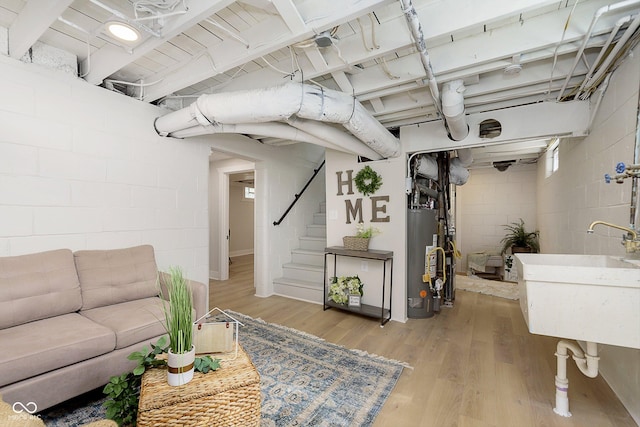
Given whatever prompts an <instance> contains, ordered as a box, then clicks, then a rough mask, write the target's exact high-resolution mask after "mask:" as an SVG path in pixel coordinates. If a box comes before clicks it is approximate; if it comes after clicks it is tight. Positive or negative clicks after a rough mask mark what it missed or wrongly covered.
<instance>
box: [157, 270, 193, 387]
mask: <svg viewBox="0 0 640 427" xmlns="http://www.w3.org/2000/svg"><path fill="white" fill-rule="evenodd" d="M166 286H167V295H166V297H167V299H168V302H165V303H164V314H165V328H166V330H167V334H168V335H169V351H168V354H169V356H168V359H167V381H168V383H169V385H171V386H179V385H183V384H186V383H188V382H189V381H191V380H192V379H193V370H194V362H195V355H196V349H195V346H194V345H193V296H192V294H191V290H190V289H189V286H188V284H187V280H186V279H185V277H184V275H183V274H182V269H180V268H179V267H172V268H170V269H169V280H168V282H167V284H166ZM167 305H168V307H167Z"/></svg>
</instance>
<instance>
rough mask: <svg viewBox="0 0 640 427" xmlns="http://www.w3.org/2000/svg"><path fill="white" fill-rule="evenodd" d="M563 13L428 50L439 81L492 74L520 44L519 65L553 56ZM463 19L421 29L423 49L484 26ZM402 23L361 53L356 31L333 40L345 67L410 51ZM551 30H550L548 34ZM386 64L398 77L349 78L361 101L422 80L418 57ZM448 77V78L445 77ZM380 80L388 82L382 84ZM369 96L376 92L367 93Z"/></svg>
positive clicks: (337, 64)
mask: <svg viewBox="0 0 640 427" xmlns="http://www.w3.org/2000/svg"><path fill="white" fill-rule="evenodd" d="M496 1H497V0H496ZM448 3H449V2H448ZM497 3H499V1H497ZM503 3H504V2H503ZM530 3H536V2H530ZM601 3H604V0H598V1H597V2H596V6H599V5H600V4H601ZM432 6H433V5H427V6H423V7H422V8H420V9H419V12H420V14H421V15H424V16H433V14H434V13H436V12H438V11H441V10H442V9H440V7H441V5H437V6H433V7H432ZM488 6H489V5H488ZM500 6H502V9H501V10H504V4H500ZM445 9H446V10H447V11H448V12H449V13H451V11H450V9H455V8H453V7H451V6H450V5H449V4H448V7H447V8H445ZM591 9H594V5H592V4H591V3H590V9H589V13H588V14H587V18H588V19H590V16H591ZM510 11H512V8H510V9H509V10H508V11H504V14H506V13H508V12H510ZM492 13H493V12H492ZM567 13H568V12H567V10H566V9H563V10H560V11H558V12H555V13H551V14H550V16H549V15H542V16H539V17H535V18H531V19H528V20H527V21H526V23H525V25H526V26H527V27H526V29H523V25H522V24H520V23H519V22H518V23H516V24H514V25H508V26H506V27H499V28H496V29H494V30H492V31H491V32H487V33H484V34H480V35H476V36H475V37H468V38H460V39H457V40H458V41H455V42H453V43H451V42H449V43H446V44H444V45H438V46H434V47H432V48H428V51H429V54H430V57H431V61H432V64H433V66H434V71H435V72H436V75H437V77H438V81H439V82H443V81H447V80H453V79H457V78H465V77H466V76H461V75H459V74H460V73H459V70H462V69H465V66H468V65H469V64H476V65H475V66H476V67H477V69H476V70H473V72H474V73H481V72H486V71H491V70H494V69H496V68H498V67H504V66H506V65H509V64H510V62H509V63H507V62H505V61H506V60H505V58H511V57H512V56H513V54H514V53H516V52H517V53H519V52H520V51H521V50H520V49H521V48H522V46H525V47H526V49H527V50H528V51H529V52H531V55H532V56H531V57H530V58H528V59H527V58H526V55H525V58H523V61H526V60H534V59H536V57H535V56H536V53H535V51H536V50H539V49H545V52H544V55H545V56H552V55H553V47H554V46H555V45H554V43H555V40H556V39H554V38H553V37H551V36H550V35H549V34H550V33H553V34H555V33H556V32H558V31H561V30H562V28H563V26H564V22H565V20H566V15H567ZM462 15H463V16H464V17H465V19H462V18H461V19H458V20H451V21H449V22H446V24H447V26H446V27H443V26H442V24H441V25H440V26H439V27H436V28H432V27H428V28H425V29H424V33H425V37H426V38H427V40H426V42H427V46H429V44H430V42H431V41H432V40H433V39H438V38H441V37H442V35H443V34H453V33H457V32H459V31H462V29H466V28H469V27H473V26H479V25H482V24H483V21H482V20H480V19H479V18H477V17H475V16H466V14H462ZM474 18H475V20H474ZM587 18H584V17H583V18H582V19H581V20H580V19H576V20H574V22H573V24H572V25H571V27H570V29H569V30H568V31H567V35H566V36H565V40H566V41H567V42H568V41H570V40H579V39H580V38H581V37H582V35H583V30H582V27H585V26H587V27H588V21H587V22H583V21H585V20H587ZM404 21H405V18H404V16H402V15H401V14H399V16H397V17H395V18H393V19H390V20H387V21H384V22H382V23H381V24H380V25H379V26H377V27H376V34H377V40H378V44H379V45H380V49H376V50H373V51H369V50H367V49H365V48H364V46H363V45H362V40H361V35H360V34H359V33H358V34H354V35H353V36H351V37H348V38H344V39H341V40H340V41H339V42H338V46H340V49H341V51H342V56H343V57H344V59H345V60H346V61H347V62H348V63H349V64H354V65H355V64H359V63H363V62H366V61H370V60H373V59H376V58H377V57H381V56H384V55H387V54H389V53H392V52H395V51H398V50H402V49H407V48H410V47H412V46H413V41H412V40H411V37H410V34H409V31H408V29H407V28H406V27H407V26H406V23H405V22H404ZM438 22H440V20H438ZM423 25H424V23H423ZM574 26H575V27H577V28H579V30H576V29H574ZM398 28H401V29H402V30H401V31H399V30H398ZM550 28H551V29H552V30H550ZM532 32H533V33H535V34H539V35H540V36H539V37H535V38H532V37H531V33H532ZM478 38H479V39H480V42H478V41H476V39H478ZM514 41H515V42H514ZM577 48H578V46H577V44H576V45H575V46H571V45H563V47H562V48H561V49H560V54H562V53H566V52H567V51H568V50H570V51H575V50H577ZM452 50H453V51H456V52H474V54H473V55H471V56H470V55H467V56H465V55H462V54H461V55H451V51H452ZM538 55H539V54H538ZM325 59H326V62H327V64H328V65H327V67H328V69H327V72H328V73H333V72H336V71H345V68H346V64H345V63H344V62H343V61H342V60H340V59H339V58H337V55H336V54H335V53H333V52H327V54H325ZM496 60H501V61H502V62H500V63H499V64H496V63H495V61H496ZM283 62H284V61H283ZM478 64H479V65H478ZM276 66H278V65H276ZM282 66H285V64H284V63H283V64H282ZM387 66H388V68H389V69H390V71H391V72H392V73H393V74H395V75H398V76H399V77H400V79H398V80H392V79H389V78H388V77H382V78H381V76H386V74H384V71H383V70H382V66H381V65H380V66H377V67H368V68H366V69H365V70H363V71H362V72H361V73H359V74H358V75H357V76H353V78H352V79H351V83H352V85H353V88H354V90H355V93H356V94H357V95H358V97H359V99H360V100H367V99H369V98H371V97H378V96H379V95H378V93H377V91H380V90H381V89H385V88H386V87H389V88H390V87H397V86H398V84H403V83H404V82H410V81H415V80H419V79H422V78H424V77H425V73H424V68H423V67H422V64H421V62H420V60H419V58H418V57H417V55H410V56H405V57H402V58H399V59H397V60H393V61H387ZM304 71H305V72H304V75H305V79H314V78H316V77H318V76H321V75H323V74H325V73H323V72H322V71H321V70H304ZM456 72H458V74H453V73H456ZM256 73H257V74H248V75H246V76H243V77H242V78H239V79H236V81H234V82H233V83H232V85H231V86H230V87H229V89H230V90H233V89H234V88H244V87H247V85H249V87H251V85H252V84H253V85H255V84H256V82H260V85H266V84H265V81H266V80H265V78H266V75H264V74H268V72H267V71H266V70H262V71H257V72H256ZM447 73H452V74H451V75H450V76H449V75H447ZM466 74H468V73H466ZM381 82H382V83H381ZM384 82H386V83H387V84H386V85H385V84H384ZM273 84H274V85H275V84H278V82H277V81H274V82H273ZM370 92H375V93H372V94H371V95H366V94H367V93H370Z"/></svg>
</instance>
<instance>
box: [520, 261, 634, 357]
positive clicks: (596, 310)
mask: <svg viewBox="0 0 640 427" xmlns="http://www.w3.org/2000/svg"><path fill="white" fill-rule="evenodd" d="M515 258H516V263H517V268H518V287H519V291H520V308H521V310H522V314H523V315H524V319H525V321H526V322H527V326H528V327H529V332H531V333H532V334H539V335H548V336H552V337H558V338H568V339H574V340H581V341H591V342H595V343H600V344H610V345H617V346H622V347H630V348H640V262H639V261H638V260H626V259H624V258H621V257H615V256H607V255H563V254H516V256H515Z"/></svg>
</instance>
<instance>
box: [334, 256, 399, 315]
mask: <svg viewBox="0 0 640 427" xmlns="http://www.w3.org/2000/svg"><path fill="white" fill-rule="evenodd" d="M328 255H332V256H333V276H337V274H336V267H337V260H338V257H339V256H343V257H351V258H360V259H370V260H374V261H380V262H382V301H381V304H380V306H379V307H378V306H373V305H368V304H361V305H360V307H350V306H348V305H344V304H338V303H335V302H333V301H331V300H329V298H328V292H327V256H328ZM387 262H388V263H389V267H390V268H389V281H388V282H389V308H385V304H384V301H385V298H384V297H385V290H386V288H387ZM392 292H393V251H380V250H375V249H370V250H368V251H355V250H351V249H345V248H344V246H330V247H328V248H325V249H324V306H323V310H327V309H329V308H332V307H334V308H339V309H342V310H347V311H351V312H354V313H358V314H362V315H364V316H369V317H379V318H380V327H383V326H384V325H385V324H386V323H387V322H388V321H389V320H390V319H391V295H392Z"/></svg>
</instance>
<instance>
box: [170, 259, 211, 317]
mask: <svg viewBox="0 0 640 427" xmlns="http://www.w3.org/2000/svg"><path fill="white" fill-rule="evenodd" d="M170 277H171V276H170V275H169V273H165V272H164V271H159V272H158V279H159V282H160V297H161V298H162V299H165V300H166V299H167V298H166V297H165V296H166V295H167V285H166V283H167V281H168V280H169V278H170ZM187 285H188V286H189V288H190V289H191V294H192V295H193V308H194V309H195V310H196V317H195V318H194V319H193V320H194V321H195V320H198V319H199V318H201V317H202V316H204V315H205V314H207V298H208V295H207V286H206V285H205V284H204V283H202V282H197V281H195V280H188V279H187Z"/></svg>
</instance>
